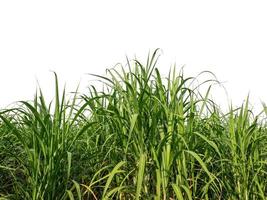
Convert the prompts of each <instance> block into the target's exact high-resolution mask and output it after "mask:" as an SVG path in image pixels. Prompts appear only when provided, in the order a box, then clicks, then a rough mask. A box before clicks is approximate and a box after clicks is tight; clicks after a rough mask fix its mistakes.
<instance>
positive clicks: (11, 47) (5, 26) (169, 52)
mask: <svg viewBox="0 0 267 200" xmlns="http://www.w3.org/2000/svg"><path fill="white" fill-rule="evenodd" d="M265 2H266V1H258V0H253V1H246V0H242V1H237V0H229V1H228V0H224V1H216V0H210V1H207V0H201V1H200V0H197V1H191V0H187V1H168V0H164V1H156V0H153V1H149V0H140V1H139V0H133V1H127V0H121V1H118V0H112V1H110V0H109V1H108V0H107V1H101V0H97V1H90V0H87V1H67V0H64V1H56V0H53V1H48V0H46V1H37V0H34V1H21V0H20V1H13V0H6V1H4V0H3V1H0V75H1V76H0V108H2V107H6V106H7V105H8V104H10V103H12V102H14V101H18V100H30V99H32V98H33V95H34V92H35V89H36V87H37V79H38V81H39V83H40V85H41V87H42V89H43V90H44V93H45V95H46V96H48V98H50V99H51V98H52V96H53V94H54V93H53V92H54V90H53V86H54V82H53V74H52V73H51V71H50V70H52V71H56V72H57V73H58V76H59V78H60V82H61V83H62V84H61V85H63V84H64V83H67V88H68V91H73V90H74V89H75V87H76V86H77V84H78V82H79V81H80V80H81V89H82V90H83V89H85V88H86V85H88V84H89V82H88V80H90V77H89V76H88V75H86V73H97V74H102V75H103V74H104V73H105V69H106V68H111V67H113V66H114V65H115V64H116V63H118V62H121V63H124V64H125V63H126V59H125V56H126V55H127V56H128V57H129V58H134V57H135V55H136V57H137V58H140V59H141V60H144V61H145V59H146V57H147V54H148V52H149V50H150V51H153V50H154V49H155V48H161V49H162V54H161V57H160V61H159V66H158V67H159V68H160V71H161V72H162V73H167V71H168V70H169V68H170V67H171V66H172V65H173V64H174V63H176V65H177V67H178V69H179V68H180V67H181V66H183V65H185V72H186V74H188V75H189V76H195V75H197V74H198V73H199V72H201V71H203V70H211V71H212V72H214V73H215V74H216V76H217V78H218V79H219V80H220V81H222V82H224V86H225V88H226V89H227V91H228V95H229V98H230V99H231V100H232V102H233V104H234V105H240V104H241V103H242V102H243V100H244V99H245V98H246V96H247V95H248V93H249V92H250V97H251V106H253V107H254V108H256V109H259V108H260V105H261V101H265V102H267V89H266V86H267V79H266V75H267V74H266V71H267V70H266V69H267V56H266V52H267V4H266V3H265ZM213 92H214V93H213V96H214V98H215V99H217V100H218V102H219V103H220V104H224V105H227V104H228V102H227V98H225V94H224V92H223V90H222V89H216V90H214V91H213Z"/></svg>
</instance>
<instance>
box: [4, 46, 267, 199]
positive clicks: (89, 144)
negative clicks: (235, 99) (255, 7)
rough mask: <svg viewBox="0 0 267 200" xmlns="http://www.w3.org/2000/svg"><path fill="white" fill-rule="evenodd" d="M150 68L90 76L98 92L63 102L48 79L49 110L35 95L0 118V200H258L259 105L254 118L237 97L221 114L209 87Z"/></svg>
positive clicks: (261, 193)
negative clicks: (238, 104) (236, 102)
mask: <svg viewBox="0 0 267 200" xmlns="http://www.w3.org/2000/svg"><path fill="white" fill-rule="evenodd" d="M157 60H158V50H156V51H155V52H153V54H152V55H149V56H148V59H147V61H146V64H142V63H141V62H140V61H138V60H133V61H129V60H127V67H122V66H121V67H119V66H116V67H115V68H113V69H109V70H107V75H106V76H99V75H94V76H95V77H97V78H98V79H99V80H100V81H101V82H102V83H103V89H102V90H97V89H96V87H95V86H94V85H92V86H90V87H89V88H88V89H89V91H88V93H87V94H82V95H78V93H77V91H76V92H75V93H74V96H73V98H72V99H70V100H68V101H67V100H66V95H65V90H63V94H62V96H61V97H60V95H59V88H58V80H57V77H56V75H55V81H56V82H55V86H56V89H55V101H54V102H52V103H50V104H49V105H47V104H46V103H45V99H44V97H43V95H42V92H41V91H40V92H39V93H38V94H36V97H35V99H34V102H25V101H23V102H21V103H20V104H19V105H18V106H17V107H16V108H13V109H5V110H2V111H1V114H0V118H1V120H0V150H1V151H0V184H1V185H0V198H3V199H5V198H6V199H33V200H37V199H38V200H39V199H48V200H49V199H51V200H56V199H62V200H63V199H71V200H72V199H78V200H81V199H95V200H96V199H125V200H126V199H155V200H162V199H163V200H170V199H179V200H180V199H181V200H190V199H216V200H217V199H240V200H243V199H244V200H250V199H266V197H267V187H266V185H267V162H266V156H267V148H266V147H267V137H266V136H267V130H266V123H265V121H264V120H260V119H261V118H260V117H262V116H263V115H264V114H265V115H267V108H266V106H265V105H264V104H263V107H264V111H263V113H261V115H258V116H254V115H253V113H252V111H251V110H250V109H249V106H248V105H249V99H248V98H247V100H246V101H245V103H244V105H242V106H241V107H240V108H238V109H232V108H230V109H229V112H228V113H222V112H221V110H220V109H219V108H218V106H217V105H216V104H215V103H214V102H213V101H212V100H211V99H210V98H209V94H210V92H211V86H212V85H208V84H209V83H210V82H216V80H212V79H211V80H207V81H205V82H203V83H199V84H198V85H195V83H196V79H195V78H193V77H189V78H186V77H184V75H183V71H182V70H181V71H180V72H178V73H177V72H176V71H175V68H174V69H172V70H170V73H169V75H168V77H167V78H164V77H162V76H161V74H160V72H159V70H158V69H157V68H156V63H157ZM207 73H209V72H207ZM193 85H194V87H193ZM205 85H206V86H208V87H207V91H206V93H205V94H201V93H200V92H199V91H200V88H201V87H202V86H205ZM52 107H53V109H52ZM264 112H265V113H264Z"/></svg>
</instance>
